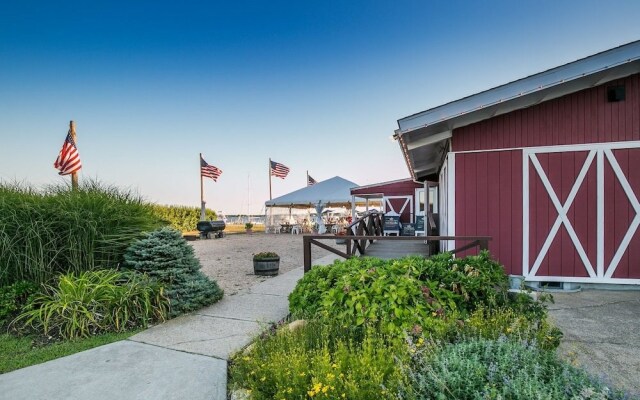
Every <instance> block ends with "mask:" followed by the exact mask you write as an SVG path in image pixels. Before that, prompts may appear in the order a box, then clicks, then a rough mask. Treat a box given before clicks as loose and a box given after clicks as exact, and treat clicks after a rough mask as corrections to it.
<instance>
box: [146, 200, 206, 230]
mask: <svg viewBox="0 0 640 400" xmlns="http://www.w3.org/2000/svg"><path fill="white" fill-rule="evenodd" d="M153 213H154V214H155V215H156V216H157V217H158V218H160V219H161V220H163V221H165V222H166V223H167V225H169V226H171V227H172V228H173V229H177V230H179V231H182V232H187V231H194V230H196V225H197V224H198V221H200V208H199V207H186V206H162V205H154V206H153ZM205 217H206V219H207V220H210V219H213V220H215V219H217V215H216V212H215V211H213V210H209V209H208V208H207V209H205Z"/></svg>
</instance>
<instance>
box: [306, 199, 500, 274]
mask: <svg viewBox="0 0 640 400" xmlns="http://www.w3.org/2000/svg"><path fill="white" fill-rule="evenodd" d="M382 217H383V214H381V213H377V212H371V213H367V214H365V215H364V216H363V217H362V218H359V219H357V220H356V221H354V222H353V223H351V224H350V225H349V226H347V227H346V229H345V230H346V232H345V235H326V234H325V235H317V234H316V235H304V236H303V238H302V245H303V252H304V272H305V273H306V272H308V271H309V270H311V245H315V246H318V247H320V248H321V249H325V250H327V251H329V252H331V253H333V254H336V255H339V256H340V257H343V258H345V259H348V258H352V257H356V256H357V255H360V256H365V255H366V254H367V250H366V249H367V246H368V245H369V244H371V243H373V242H375V241H376V240H391V241H401V242H402V241H408V240H413V241H416V240H419V241H423V242H424V243H425V244H429V242H434V241H438V242H439V241H450V240H455V241H456V242H460V241H462V242H466V244H465V245H463V246H461V247H458V248H456V249H454V250H450V251H449V252H450V253H452V254H456V253H459V252H461V251H465V250H469V249H473V248H476V247H477V248H478V251H482V250H488V249H489V241H490V240H491V237H490V236H383V235H382V233H383V229H382V228H383V226H382V221H383V218H382ZM336 239H344V240H345V245H346V249H345V251H340V250H338V249H336V248H333V247H331V246H329V245H326V244H324V243H322V242H321V240H336Z"/></svg>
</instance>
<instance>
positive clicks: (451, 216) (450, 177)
mask: <svg viewBox="0 0 640 400" xmlns="http://www.w3.org/2000/svg"><path fill="white" fill-rule="evenodd" d="M447 166H448V171H447V235H449V236H455V235H456V153H449V154H448V155H447ZM447 243H448V247H447V250H453V249H455V248H456V241H455V240H450V241H448V242H447Z"/></svg>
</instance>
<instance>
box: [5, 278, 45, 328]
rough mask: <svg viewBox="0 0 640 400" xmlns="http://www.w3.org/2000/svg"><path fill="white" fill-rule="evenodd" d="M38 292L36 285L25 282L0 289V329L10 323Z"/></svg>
mask: <svg viewBox="0 0 640 400" xmlns="http://www.w3.org/2000/svg"><path fill="white" fill-rule="evenodd" d="M38 290H39V286H38V285H36V284H35V283H32V282H26V281H21V282H16V283H14V284H12V285H9V286H3V287H0V327H2V326H4V325H6V324H7V323H9V322H11V320H12V319H13V318H14V317H15V316H16V315H17V314H19V313H20V311H21V310H22V308H23V307H24V306H25V305H26V304H27V303H28V301H29V298H30V297H31V296H33V295H34V294H35V293H37V292H38Z"/></svg>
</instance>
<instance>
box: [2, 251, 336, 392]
mask: <svg viewBox="0 0 640 400" xmlns="http://www.w3.org/2000/svg"><path fill="white" fill-rule="evenodd" d="M338 258H339V257H338V256H334V255H329V256H326V257H323V258H321V259H319V260H317V261H315V262H314V265H324V264H330V263H332V262H333V261H334V260H335V259H338ZM301 277H302V267H300V268H297V269H295V270H293V271H290V272H287V273H286V274H282V275H279V276H277V277H274V278H270V279H268V280H266V281H264V282H262V283H260V284H258V285H256V286H253V287H251V288H250V289H249V290H248V291H245V292H242V293H239V294H236V295H234V296H229V297H226V296H225V297H224V298H223V299H222V300H221V301H219V302H218V303H216V304H214V305H212V306H210V307H207V308H203V309H202V310H199V311H197V312H195V313H193V314H189V315H185V316H182V317H178V318H175V319H173V320H171V321H169V322H167V323H164V324H162V325H158V326H155V327H152V328H150V329H148V330H146V331H143V332H141V333H138V334H137V335H134V336H132V337H131V338H130V339H129V340H124V341H121V342H116V343H111V344H107V345H105V346H100V347H97V348H94V349H91V350H87V351H83V352H81V353H77V354H73V355H71V356H68V357H63V358H59V359H57V360H53V361H49V362H46V363H44V364H39V365H34V366H32V367H28V368H23V369H20V370H17V371H13V372H10V373H8V374H4V375H0V399H11V400H27V399H28V400H38V399H42V400H58V399H65V400H85V399H91V400H107V399H109V400H110V399H118V400H129V399H131V400H133V399H136V400H137V399H140V400H143V399H154V400H162V399H172V400H173V399H189V400H201V399H202V400H205V399H206V400H218V399H219V400H224V399H226V392H227V361H228V360H229V356H230V355H231V354H233V353H234V352H235V351H238V350H240V349H242V348H243V347H244V346H246V345H247V344H249V343H250V342H251V340H252V339H253V338H254V337H255V336H256V335H257V334H258V333H259V332H260V331H261V330H262V329H263V328H264V327H266V326H267V324H268V323H270V322H277V321H279V320H281V319H283V318H284V317H286V316H287V314H288V302H287V298H288V296H289V293H291V291H292V290H293V288H294V287H295V285H296V283H297V282H298V280H299V279H300V278H301Z"/></svg>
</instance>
